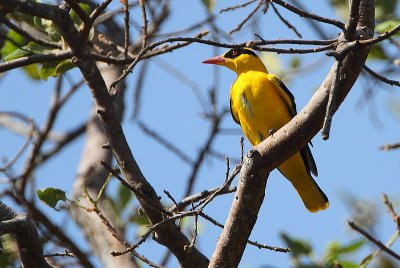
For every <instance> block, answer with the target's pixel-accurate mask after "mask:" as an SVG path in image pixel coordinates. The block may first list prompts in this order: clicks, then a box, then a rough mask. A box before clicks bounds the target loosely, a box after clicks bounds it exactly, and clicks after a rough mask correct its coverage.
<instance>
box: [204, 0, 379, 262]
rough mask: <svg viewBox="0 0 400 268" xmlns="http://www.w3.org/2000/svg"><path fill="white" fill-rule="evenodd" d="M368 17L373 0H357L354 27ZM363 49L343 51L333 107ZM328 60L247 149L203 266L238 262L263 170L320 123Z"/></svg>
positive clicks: (369, 27)
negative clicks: (272, 127)
mask: <svg viewBox="0 0 400 268" xmlns="http://www.w3.org/2000/svg"><path fill="white" fill-rule="evenodd" d="M374 23H375V21H374V1H373V0H362V1H361V3H360V8H359V20H358V23H357V26H358V27H359V28H360V29H361V28H363V27H365V28H363V29H364V33H369V34H370V35H372V33H373V29H374ZM370 35H368V34H364V36H363V38H369V37H371V36H370ZM342 38H344V34H342V36H341V38H340V39H341V40H343V39H342ZM344 41H346V40H344ZM347 41H353V40H347ZM345 47H346V42H344V43H339V45H338V47H337V49H336V51H337V52H339V53H341V52H342V51H343V49H344V48H345ZM368 52H369V48H368V47H361V46H360V47H356V48H355V49H354V50H353V51H352V52H350V53H348V54H347V55H345V57H344V59H343V61H342V67H341V68H340V78H341V81H340V82H339V85H338V88H337V89H338V95H337V99H336V107H334V110H335V111H336V110H337V109H338V107H339V106H340V104H341V103H342V102H343V100H344V99H345V97H346V95H347V94H348V92H349V91H350V89H351V88H352V86H353V85H354V83H355V81H356V80H357V77H358V75H359V73H360V72H361V70H362V68H363V63H364V62H365V60H366V58H367V55H368ZM334 66H336V64H334ZM334 66H333V67H332V68H331V70H330V71H329V73H328V75H327V76H326V78H325V80H324V82H323V83H322V84H321V86H320V87H319V89H318V90H317V92H316V93H315V94H314V96H313V97H312V99H311V100H310V102H309V103H308V104H307V106H306V107H305V108H304V109H303V110H302V111H301V112H300V113H299V114H298V115H297V116H296V117H295V118H293V119H292V120H291V121H290V122H289V123H288V124H287V125H286V126H284V127H282V128H281V129H279V130H278V131H277V132H275V133H274V135H273V136H270V137H269V138H267V139H266V140H265V141H263V142H262V143H260V144H259V145H258V146H256V147H254V148H253V150H252V151H251V152H250V153H249V154H248V155H247V157H246V159H245V161H244V164H243V167H242V171H241V173H240V176H239V182H238V189H237V192H236V195H235V198H234V200H233V203H232V207H231V210H230V213H229V216H228V219H227V221H226V223H225V228H224V230H223V232H222V234H221V235H220V237H219V239H218V243H217V246H216V249H215V251H214V253H213V256H212V258H211V261H210V266H209V267H238V265H239V262H240V260H241V257H242V254H243V252H244V250H245V247H246V243H247V239H248V238H249V236H250V233H251V231H252V229H253V227H254V224H255V222H256V220H257V214H258V211H259V209H260V207H261V204H262V201H263V198H264V191H265V185H266V181H267V176H266V175H267V174H268V173H269V172H270V171H271V170H272V169H274V168H275V167H277V166H278V165H279V164H280V163H282V162H283V161H284V160H285V159H287V158H289V157H290V156H291V155H293V154H294V153H296V152H297V151H299V150H300V149H301V148H303V147H304V146H305V145H306V144H307V143H308V142H309V141H310V140H311V139H312V137H314V136H315V135H316V134H317V132H318V131H319V130H320V129H321V127H322V124H323V121H324V116H325V111H326V105H327V102H328V97H329V91H330V89H331V88H332V86H333V81H334V78H335V76H336V67H334Z"/></svg>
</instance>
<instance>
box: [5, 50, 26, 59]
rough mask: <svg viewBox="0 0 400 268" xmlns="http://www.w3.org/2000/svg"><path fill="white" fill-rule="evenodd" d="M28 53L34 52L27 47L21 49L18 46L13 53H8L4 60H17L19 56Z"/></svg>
mask: <svg viewBox="0 0 400 268" xmlns="http://www.w3.org/2000/svg"><path fill="white" fill-rule="evenodd" d="M28 55H32V52H30V51H28V50H26V49H21V48H18V49H16V50H14V51H13V52H12V53H10V54H8V55H7V56H6V57H4V61H10V60H15V59H18V58H22V57H25V56H28Z"/></svg>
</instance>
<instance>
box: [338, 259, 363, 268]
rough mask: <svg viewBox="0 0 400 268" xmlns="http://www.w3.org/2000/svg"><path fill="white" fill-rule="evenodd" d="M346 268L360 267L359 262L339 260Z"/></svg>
mask: <svg viewBox="0 0 400 268" xmlns="http://www.w3.org/2000/svg"><path fill="white" fill-rule="evenodd" d="M339 263H340V264H341V265H342V266H343V267H344V268H359V267H358V264H357V263H354V262H352V261H339Z"/></svg>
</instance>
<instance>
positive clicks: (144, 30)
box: [139, 0, 147, 49]
mask: <svg viewBox="0 0 400 268" xmlns="http://www.w3.org/2000/svg"><path fill="white" fill-rule="evenodd" d="M139 5H140V10H141V11H142V23H143V26H142V49H143V48H144V47H145V46H146V45H147V14H146V3H145V1H144V0H139Z"/></svg>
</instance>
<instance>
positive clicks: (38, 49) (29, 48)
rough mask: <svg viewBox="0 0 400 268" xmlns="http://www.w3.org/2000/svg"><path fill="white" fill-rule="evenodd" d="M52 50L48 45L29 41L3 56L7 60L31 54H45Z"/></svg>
mask: <svg viewBox="0 0 400 268" xmlns="http://www.w3.org/2000/svg"><path fill="white" fill-rule="evenodd" d="M52 51H53V49H49V48H48V47H45V46H42V45H39V44H37V43H35V42H29V43H28V44H27V45H25V46H23V47H21V48H17V49H15V50H14V51H13V52H12V53H10V54H8V56H7V57H5V58H4V60H5V61H9V60H14V59H18V58H21V57H24V56H28V55H32V54H46V53H50V52H52Z"/></svg>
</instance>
